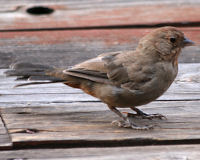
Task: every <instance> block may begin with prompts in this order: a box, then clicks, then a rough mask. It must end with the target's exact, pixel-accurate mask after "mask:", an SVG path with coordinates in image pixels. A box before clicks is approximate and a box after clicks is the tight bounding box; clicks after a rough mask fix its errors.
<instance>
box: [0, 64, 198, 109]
mask: <svg viewBox="0 0 200 160" xmlns="http://www.w3.org/2000/svg"><path fill="white" fill-rule="evenodd" d="M4 71H5V70H0V94H1V96H0V106H1V107H16V106H26V105H29V106H37V105H52V106H53V105H55V104H56V105H65V104H66V103H74V102H99V100H98V99H96V98H94V97H92V96H89V95H87V94H85V93H83V92H82V91H81V90H78V89H73V88H70V87H68V86H66V85H63V84H46V85H40V86H38V85H35V86H26V87H19V88H13V86H14V85H16V84H19V83H23V81H22V82H20V81H14V79H13V78H9V77H5V75H3V72H4ZM199 75H200V64H198V63H196V64H180V65H179V74H178V76H177V78H176V80H175V82H174V83H173V84H172V86H171V87H170V88H169V90H168V91H167V92H166V93H165V94H164V95H163V96H161V97H160V98H158V101H172V100H173V101H193V100H194V101H196V100H200V83H199V82H200V76H199Z"/></svg>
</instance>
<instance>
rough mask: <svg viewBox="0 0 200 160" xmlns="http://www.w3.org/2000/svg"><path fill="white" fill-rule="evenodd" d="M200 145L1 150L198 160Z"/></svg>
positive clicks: (24, 154)
mask: <svg viewBox="0 0 200 160" xmlns="http://www.w3.org/2000/svg"><path fill="white" fill-rule="evenodd" d="M199 150H200V146H199V145H179V146H177V145H175V146H142V147H123V148H122V147H115V148H74V149H34V150H31V149H26V150H17V151H1V152H0V154H1V160H8V159H9V158H16V159H23V158H24V159H25V158H26V159H27V160H35V159H37V160H47V159H54V160H55V159H56V160H64V159H68V160H77V159H80V160H108V159H109V160H116V159H120V160H139V159H145V160H155V159H156V160H157V159H158V160H198V159H199V156H200V152H199Z"/></svg>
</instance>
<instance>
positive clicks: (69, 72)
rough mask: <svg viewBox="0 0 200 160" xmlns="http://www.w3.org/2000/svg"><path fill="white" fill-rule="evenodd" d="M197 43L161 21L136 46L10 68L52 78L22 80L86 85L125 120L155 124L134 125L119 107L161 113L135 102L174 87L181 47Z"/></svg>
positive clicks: (27, 75) (128, 124)
mask: <svg viewBox="0 0 200 160" xmlns="http://www.w3.org/2000/svg"><path fill="white" fill-rule="evenodd" d="M193 44H194V43H193V42H192V41H190V40H188V39H187V38H186V37H184V34H183V33H182V32H181V31H179V30H178V29H177V28H175V27H162V28H158V29H155V30H153V31H152V32H151V33H149V34H147V35H146V36H145V37H143V38H142V39H141V40H140V41H139V44H138V47H137V48H136V50H131V51H119V52H111V53H104V54H101V55H99V56H98V57H96V58H93V59H89V60H87V61H85V62H82V63H80V64H77V65H75V66H73V67H71V68H67V69H65V68H64V69H59V68H54V67H49V66H46V65H39V64H31V63H23V62H22V63H16V64H14V65H12V69H11V70H8V71H6V74H7V75H8V76H18V79H27V80H49V82H32V83H25V84H20V85H18V86H23V85H30V84H44V83H57V82H62V83H64V84H66V85H68V86H71V87H74V88H79V89H82V90H83V91H84V92H85V93H87V94H89V95H92V96H94V97H96V98H98V99H100V100H101V101H102V102H104V103H106V104H107V105H108V107H109V109H110V110H111V111H113V112H114V113H116V114H117V115H118V116H120V117H121V118H122V120H123V123H122V122H121V123H119V124H120V126H123V127H131V128H133V129H150V128H152V126H137V125H135V124H134V122H133V121H131V119H130V117H129V116H125V115H124V114H122V113H121V112H120V111H119V110H118V109H117V107H120V108H131V109H132V110H134V111H135V112H136V113H137V115H140V116H142V117H146V118H154V117H157V118H162V117H163V116H162V115H160V114H153V115H148V114H146V113H144V112H142V111H141V110H139V109H138V108H136V106H140V105H144V104H147V103H149V102H151V101H153V100H155V99H156V98H158V97H159V96H161V95H162V94H163V93H164V92H165V91H166V90H167V89H168V88H169V86H170V85H171V84H172V82H173V81H174V79H175V77H176V75H177V72H178V56H179V54H180V52H181V49H182V48H183V47H185V46H191V45H193Z"/></svg>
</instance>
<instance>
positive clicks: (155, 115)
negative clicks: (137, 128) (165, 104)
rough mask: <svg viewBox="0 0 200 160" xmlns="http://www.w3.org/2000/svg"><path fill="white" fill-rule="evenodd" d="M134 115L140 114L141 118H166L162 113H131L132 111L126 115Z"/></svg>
mask: <svg viewBox="0 0 200 160" xmlns="http://www.w3.org/2000/svg"><path fill="white" fill-rule="evenodd" d="M135 116H141V117H142V118H143V119H150V120H152V119H154V118H157V119H165V120H166V119H167V117H165V116H164V115H162V114H159V113H158V114H146V113H145V114H142V115H141V114H133V113H128V117H135Z"/></svg>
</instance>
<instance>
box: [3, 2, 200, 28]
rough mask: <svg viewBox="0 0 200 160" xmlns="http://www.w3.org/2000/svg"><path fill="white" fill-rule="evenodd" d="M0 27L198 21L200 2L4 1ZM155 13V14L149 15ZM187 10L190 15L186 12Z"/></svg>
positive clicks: (150, 23) (88, 25)
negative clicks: (40, 9) (37, 11)
mask: <svg viewBox="0 0 200 160" xmlns="http://www.w3.org/2000/svg"><path fill="white" fill-rule="evenodd" d="M38 5H40V6H45V7H49V8H51V9H54V12H53V13H51V14H49V15H48V14H47V15H42V16H38V15H37V16H33V15H30V14H28V13H27V12H26V10H27V9H28V8H30V7H34V6H38ZM1 6H2V9H1V10H2V11H1V12H0V23H1V26H0V29H2V30H7V29H30V28H34V29H35V28H38V29H41V28H60V27H67V28H69V27H70V28H74V27H75V28H77V27H91V26H112V25H113V26H116V25H117V26H119V25H122V26H123V25H155V24H161V23H165V24H166V23H176V22H178V23H180V24H182V25H183V24H184V23H191V22H198V17H199V9H200V4H199V1H193V3H191V2H190V5H188V1H186V0H185V1H180V2H179V3H177V2H174V1H165V3H163V1H162V2H161V1H148V2H145V1H142V2H140V3H138V1H133V2H132V1H122V0H120V1H113V0H111V1H105V0H103V1H95V2H92V1H86V2H82V1H75V2H72V1H70V2H66V1H60V2H53V1H51V3H49V2H47V1H43V2H40V3H38V1H37V2H36V1H32V3H31V1H30V2H29V1H22V2H21V1H20V2H17V1H15V3H14V2H12V3H4V2H2V3H1ZM149 13H151V14H149ZM185 13H187V14H185Z"/></svg>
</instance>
